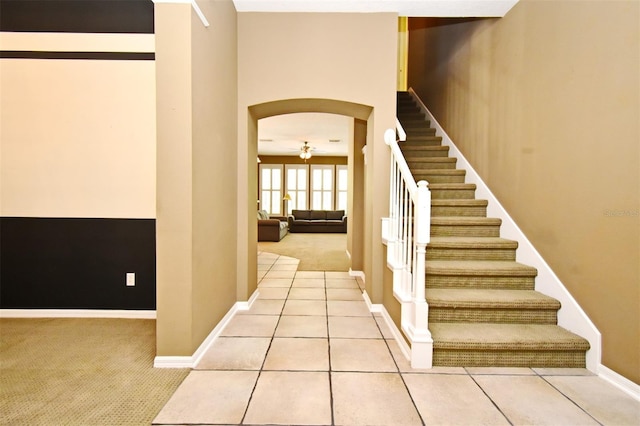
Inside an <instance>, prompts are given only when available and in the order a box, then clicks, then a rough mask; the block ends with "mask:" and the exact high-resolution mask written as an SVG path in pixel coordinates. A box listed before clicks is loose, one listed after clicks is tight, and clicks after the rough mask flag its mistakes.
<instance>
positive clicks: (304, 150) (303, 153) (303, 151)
mask: <svg viewBox="0 0 640 426" xmlns="http://www.w3.org/2000/svg"><path fill="white" fill-rule="evenodd" d="M300 158H302V159H303V160H304V161H305V162H306V161H307V160H308V159H309V158H311V147H310V146H309V142H307V141H305V142H304V145H302V147H300Z"/></svg>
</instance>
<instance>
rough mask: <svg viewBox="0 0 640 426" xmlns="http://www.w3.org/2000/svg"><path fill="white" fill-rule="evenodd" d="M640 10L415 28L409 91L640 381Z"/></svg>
mask: <svg viewBox="0 0 640 426" xmlns="http://www.w3.org/2000/svg"><path fill="white" fill-rule="evenodd" d="M639 18H640V3H638V2H636V1H620V2H583V1H580V2H577V1H554V2H540V1H528V0H522V1H520V3H518V4H517V5H516V6H515V7H514V9H512V10H511V11H510V12H509V13H508V14H507V16H506V17H505V18H502V19H495V20H493V19H492V20H478V21H472V22H465V23H460V24H456V25H438V26H433V25H432V23H430V22H429V21H428V20H412V21H411V22H410V42H409V49H410V64H409V85H410V86H412V87H413V88H414V89H415V90H416V91H417V92H418V94H419V95H420V96H421V98H422V99H423V101H424V102H425V104H426V105H427V107H428V108H429V109H431V111H432V112H433V113H434V115H435V116H436V118H437V119H438V120H439V121H440V123H441V124H442V125H443V126H444V127H445V129H446V130H447V132H448V133H449V134H450V136H451V137H452V139H453V140H454V142H455V143H456V144H457V145H458V147H459V148H460V149H461V151H462V152H463V153H464V155H465V156H466V157H467V159H468V160H469V161H470V162H471V164H472V165H473V166H474V168H475V169H476V170H477V171H478V172H479V174H480V175H481V177H482V178H483V179H484V181H485V182H486V183H487V184H488V185H489V188H490V189H491V190H492V191H493V192H494V194H495V195H496V196H497V197H498V199H499V200H500V202H501V203H502V204H503V205H504V207H505V208H506V209H507V211H508V212H509V213H510V214H511V216H512V217H513V218H514V219H515V221H516V222H517V223H518V225H519V226H520V227H521V228H522V230H523V231H524V233H525V234H526V235H527V237H528V238H529V239H530V240H531V241H532V243H533V244H534V245H535V247H536V248H537V250H538V251H539V252H540V253H541V255H542V256H543V257H544V259H545V260H546V261H547V262H548V263H549V264H550V266H551V267H552V268H553V270H554V271H555V273H556V274H557V275H558V276H559V278H560V279H561V280H562V281H563V283H564V284H565V286H566V287H567V288H568V289H569V291H570V292H571V293H572V294H573V295H574V297H575V298H576V299H577V301H578V303H579V304H580V305H581V306H582V307H583V308H584V310H585V311H586V313H587V314H588V315H589V316H590V318H591V319H592V320H593V321H594V323H595V324H596V326H597V327H598V328H599V330H600V332H601V333H602V342H603V358H602V363H603V364H604V365H605V366H607V367H609V368H611V369H613V370H614V371H616V372H618V373H620V374H622V375H624V376H626V377H627V378H629V379H631V380H633V381H635V382H636V383H638V382H640V359H639V358H638V354H639V353H640V285H639V283H640V267H639V265H640V217H639V209H640V198H639V197H640V186H639V185H640V152H639V147H640V144H639V142H638V141H639V140H640V131H639V121H640V120H639V119H638V117H640V99H639V98H640V96H639V94H640V78H639V75H640V68H639V55H640V32H639Z"/></svg>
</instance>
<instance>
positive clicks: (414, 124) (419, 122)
mask: <svg viewBox="0 0 640 426" xmlns="http://www.w3.org/2000/svg"><path fill="white" fill-rule="evenodd" d="M420 115H421V114H420ZM411 116H416V117H417V116H418V114H412V115H411ZM400 124H402V128H403V129H404V130H407V129H430V128H432V127H431V120H426V119H424V118H423V117H420V118H407V117H402V118H401V119H400ZM434 130H435V129H434Z"/></svg>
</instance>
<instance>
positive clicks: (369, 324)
mask: <svg viewBox="0 0 640 426" xmlns="http://www.w3.org/2000/svg"><path fill="white" fill-rule="evenodd" d="M328 321H329V337H331V338H356V339H382V334H381V333H380V330H379V329H378V326H377V324H376V322H375V320H374V319H373V318H372V317H329V320H328Z"/></svg>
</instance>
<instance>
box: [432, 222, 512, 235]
mask: <svg viewBox="0 0 640 426" xmlns="http://www.w3.org/2000/svg"><path fill="white" fill-rule="evenodd" d="M431 236H432V237H499V236H500V227H499V226H492V225H487V226H479V225H473V226H465V225H431Z"/></svg>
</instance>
